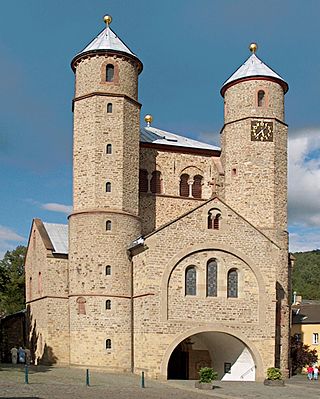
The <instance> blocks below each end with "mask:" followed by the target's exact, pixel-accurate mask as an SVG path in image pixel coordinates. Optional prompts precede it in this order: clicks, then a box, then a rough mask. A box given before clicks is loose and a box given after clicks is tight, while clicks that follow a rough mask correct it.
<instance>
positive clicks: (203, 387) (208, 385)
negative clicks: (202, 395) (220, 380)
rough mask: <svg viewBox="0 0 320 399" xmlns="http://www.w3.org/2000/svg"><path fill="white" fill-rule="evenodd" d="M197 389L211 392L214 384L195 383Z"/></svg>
mask: <svg viewBox="0 0 320 399" xmlns="http://www.w3.org/2000/svg"><path fill="white" fill-rule="evenodd" d="M195 387H196V388H198V389H206V390H211V389H213V388H214V387H213V382H200V381H196V382H195Z"/></svg>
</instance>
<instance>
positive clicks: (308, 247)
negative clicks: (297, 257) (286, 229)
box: [289, 228, 320, 252]
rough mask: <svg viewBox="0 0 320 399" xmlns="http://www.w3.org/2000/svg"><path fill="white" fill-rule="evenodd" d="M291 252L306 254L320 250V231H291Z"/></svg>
mask: <svg viewBox="0 0 320 399" xmlns="http://www.w3.org/2000/svg"><path fill="white" fill-rule="evenodd" d="M289 243H290V245H289V247H290V248H289V250H290V251H291V252H305V251H313V250H315V249H320V229H314V228H309V229H303V228H302V229H298V230H296V231H290V241H289Z"/></svg>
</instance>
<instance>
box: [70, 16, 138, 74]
mask: <svg viewBox="0 0 320 399" xmlns="http://www.w3.org/2000/svg"><path fill="white" fill-rule="evenodd" d="M104 21H105V22H106V28H105V29H103V31H102V32H100V33H99V34H98V36H96V37H95V38H94V39H93V40H92V41H91V42H90V43H89V44H88V45H87V46H86V47H85V48H84V49H83V50H81V51H80V53H78V54H77V55H76V56H75V57H74V58H73V60H72V62H71V65H72V68H73V65H74V62H75V60H77V59H79V58H80V57H81V56H83V55H86V54H88V53H92V52H94V53H104V52H116V53H120V54H126V55H128V56H129V57H133V58H135V59H136V60H138V61H139V63H140V64H141V69H142V63H141V61H140V60H139V58H138V57H137V56H136V55H135V54H134V53H133V52H132V51H131V50H130V49H129V47H128V46H127V45H126V44H125V43H124V42H123V41H122V40H121V39H120V38H119V37H118V35H117V34H116V33H115V32H114V31H113V30H112V29H111V28H110V26H109V25H110V23H111V21H112V18H111V17H110V16H105V17H104Z"/></svg>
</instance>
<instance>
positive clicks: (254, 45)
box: [249, 43, 258, 54]
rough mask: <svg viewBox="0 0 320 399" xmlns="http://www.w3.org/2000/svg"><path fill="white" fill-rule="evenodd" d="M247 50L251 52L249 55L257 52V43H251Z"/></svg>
mask: <svg viewBox="0 0 320 399" xmlns="http://www.w3.org/2000/svg"><path fill="white" fill-rule="evenodd" d="M249 50H250V51H251V53H253V54H254V53H255V52H256V51H257V50H258V45H257V43H251V44H250V46H249Z"/></svg>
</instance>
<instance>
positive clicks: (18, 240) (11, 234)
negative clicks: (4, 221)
mask: <svg viewBox="0 0 320 399" xmlns="http://www.w3.org/2000/svg"><path fill="white" fill-rule="evenodd" d="M22 241H25V238H24V237H22V236H20V235H19V234H17V233H16V232H15V231H13V230H12V229H10V228H9V227H5V226H1V225H0V259H2V258H3V256H4V254H5V253H6V251H10V250H12V249H14V248H15V247H16V246H17V245H18V244H22Z"/></svg>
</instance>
